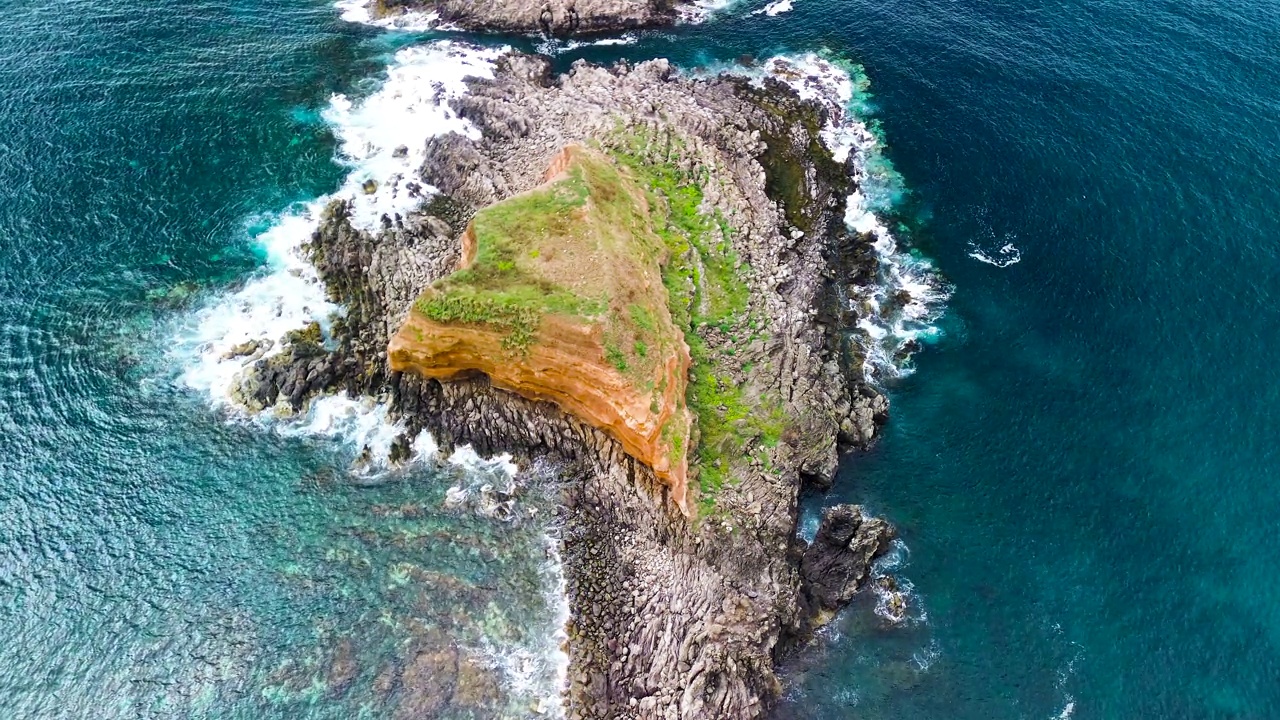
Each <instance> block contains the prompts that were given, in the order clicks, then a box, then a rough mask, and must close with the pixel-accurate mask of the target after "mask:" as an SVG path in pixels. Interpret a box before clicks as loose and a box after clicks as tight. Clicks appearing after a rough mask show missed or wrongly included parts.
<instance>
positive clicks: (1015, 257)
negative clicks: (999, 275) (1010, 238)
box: [969, 242, 1022, 268]
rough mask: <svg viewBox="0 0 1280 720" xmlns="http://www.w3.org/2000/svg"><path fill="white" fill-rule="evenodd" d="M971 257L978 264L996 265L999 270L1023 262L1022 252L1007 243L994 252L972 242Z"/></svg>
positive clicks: (970, 247)
mask: <svg viewBox="0 0 1280 720" xmlns="http://www.w3.org/2000/svg"><path fill="white" fill-rule="evenodd" d="M969 257H971V258H973V259H974V260H977V261H978V262H984V263H986V264H988V265H995V266H996V267H998V268H1006V267H1009V266H1010V265H1015V264H1017V263H1019V262H1022V251H1021V250H1019V249H1018V248H1017V246H1015V245H1014V244H1013V243H1011V242H1007V243H1005V244H1003V245H1001V246H1000V247H998V248H996V249H994V250H987V249H983V248H982V247H980V246H979V245H978V244H977V243H975V242H970V243H969Z"/></svg>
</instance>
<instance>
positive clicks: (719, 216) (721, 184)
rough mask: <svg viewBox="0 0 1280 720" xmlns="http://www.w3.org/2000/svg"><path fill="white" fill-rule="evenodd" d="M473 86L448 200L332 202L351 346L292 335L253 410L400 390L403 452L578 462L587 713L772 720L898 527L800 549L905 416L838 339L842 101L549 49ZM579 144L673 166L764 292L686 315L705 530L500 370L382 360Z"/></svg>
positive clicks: (851, 263) (576, 518)
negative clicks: (470, 253)
mask: <svg viewBox="0 0 1280 720" xmlns="http://www.w3.org/2000/svg"><path fill="white" fill-rule="evenodd" d="M469 84H470V88H471V92H470V94H468V95H466V96H464V97H463V98H461V99H459V100H457V101H455V102H454V109H455V110H456V111H457V112H458V113H459V114H460V115H461V116H462V117H465V118H466V119H468V120H469V121H470V122H472V123H473V124H474V125H475V126H476V127H477V128H478V129H479V130H480V131H481V132H480V139H478V140H471V139H468V138H465V137H462V136H459V135H446V136H442V137H438V138H434V139H432V140H431V141H429V147H428V152H427V158H428V159H427V162H426V166H425V167H424V168H423V176H424V177H425V178H427V179H428V180H429V181H430V182H431V183H432V184H433V185H434V186H435V187H436V188H438V189H439V190H440V194H439V195H437V196H435V197H433V198H432V200H431V201H430V202H429V203H428V204H426V205H425V206H424V207H423V208H422V210H421V211H420V212H417V213H412V214H410V215H409V216H408V217H399V216H397V217H388V218H384V219H383V228H382V229H381V230H380V231H379V232H377V233H373V234H370V233H367V232H364V231H361V230H358V229H356V228H354V227H353V226H352V225H351V223H350V222H349V218H348V217H347V211H346V209H345V207H344V205H343V204H342V203H340V202H339V203H335V204H334V205H333V206H331V207H330V208H329V211H328V212H327V214H326V217H325V219H324V221H323V222H322V224H321V227H320V229H319V230H318V231H317V233H316V234H315V236H314V237H313V239H312V242H311V244H310V251H311V253H312V257H313V260H314V262H315V264H316V267H317V268H318V270H319V271H320V274H321V275H322V277H323V278H324V280H325V282H326V285H327V287H328V290H329V292H330V294H331V296H332V297H333V299H334V300H336V301H338V302H340V303H342V304H343V305H344V306H345V307H346V309H347V314H346V316H345V318H343V319H342V320H341V322H340V323H338V325H337V327H336V329H335V336H336V338H335V339H336V340H337V341H338V343H339V349H338V350H337V351H329V350H327V349H326V348H325V345H324V344H323V343H322V342H321V341H320V339H319V338H318V337H315V336H316V335H317V334H318V332H316V333H306V332H304V333H300V334H297V335H296V336H294V337H291V338H288V339H287V340H286V342H287V343H288V347H287V349H286V350H285V351H284V352H282V353H279V354H277V355H273V356H269V357H267V358H265V359H263V360H260V361H258V362H256V363H255V364H254V365H253V366H252V370H251V371H250V372H247V373H245V375H244V378H243V379H242V381H241V383H240V387H239V390H238V391H237V395H238V397H239V398H240V399H241V401H242V402H244V403H245V404H246V405H249V406H250V407H269V406H273V405H277V404H285V405H288V406H291V407H293V408H295V409H296V408H300V407H302V405H303V404H305V403H306V402H307V401H308V399H309V398H310V397H312V396H313V395H315V394H316V393H320V392H330V391H334V390H337V389H345V390H348V391H351V392H357V393H371V394H384V395H385V396H387V397H389V398H390V399H391V400H392V403H393V406H394V409H395V411H396V412H397V413H398V414H399V415H400V416H401V417H403V418H405V419H406V421H407V422H408V423H409V426H410V430H409V433H408V435H409V436H412V435H413V434H416V432H417V431H418V430H420V429H427V430H430V431H431V432H432V434H433V435H434V436H435V438H436V441H437V442H438V443H439V445H440V447H441V448H442V449H443V450H445V451H446V452H447V451H448V450H449V449H450V448H452V447H455V446H457V445H460V444H463V443H470V444H471V445H473V446H474V447H475V448H476V450H477V451H478V452H480V453H482V454H488V453H495V452H499V451H512V452H514V453H515V454H516V456H517V457H519V458H524V459H529V458H533V457H544V456H545V457H551V458H555V459H557V460H559V461H560V462H561V463H562V465H563V467H564V469H565V474H566V477H567V480H566V482H565V486H564V503H563V511H562V513H563V522H564V531H563V537H562V542H563V554H564V558H565V567H566V572H567V574H568V581H569V600H570V606H571V611H572V621H571V627H570V628H569V634H570V643H569V654H570V687H569V688H568V691H567V692H568V708H569V714H570V716H572V717H575V718H579V717H581V718H586V717H592V718H597V717H598V718H751V717H759V716H762V715H763V714H765V713H766V711H767V709H768V707H769V705H770V702H771V701H772V700H773V699H774V698H776V697H777V695H778V693H779V691H780V687H781V686H780V682H779V680H778V678H777V677H776V675H775V673H774V667H775V663H776V661H777V660H778V659H779V658H781V657H782V656H783V655H785V654H786V653H788V652H790V651H792V650H794V649H795V648H796V647H798V646H799V645H800V644H801V643H802V642H803V641H804V639H805V638H806V637H807V635H808V633H809V632H810V631H811V630H812V628H813V626H814V623H816V622H820V621H821V619H822V617H823V616H824V613H829V612H831V611H832V610H834V609H835V608H837V607H839V605H840V604H841V603H843V602H846V601H847V599H848V597H849V596H850V595H851V593H852V592H853V591H854V590H856V589H857V588H858V587H859V585H860V584H861V583H862V582H863V580H864V579H865V576H866V572H867V565H868V564H869V563H870V562H871V560H873V559H874V557H875V556H876V555H877V554H878V553H879V552H882V551H883V549H884V545H885V543H886V542H887V540H888V539H889V537H890V536H891V530H890V529H889V528H888V526H887V525H885V524H884V523H883V522H882V521H875V520H865V519H862V515H861V512H860V511H856V510H855V509H852V508H845V509H843V510H840V511H839V512H835V511H831V512H829V513H828V517H827V518H824V527H823V529H822V530H821V531H820V533H819V538H818V542H816V543H815V545H814V546H813V547H811V548H806V546H805V543H804V541H803V540H801V539H799V538H797V536H796V524H797V515H798V507H797V506H798V503H797V501H798V497H799V493H800V491H801V489H802V487H803V486H804V485H805V484H806V483H807V484H809V485H813V486H816V487H826V486H828V485H829V484H830V482H831V479H832V477H833V475H834V471H835V468H836V463H837V458H838V454H839V452H840V451H841V450H842V449H847V448H854V447H860V446H865V445H866V444H867V443H869V442H871V440H872V439H873V437H874V435H875V433H876V428H877V425H878V424H879V423H881V422H883V420H884V419H885V417H886V414H887V402H886V401H885V399H884V398H883V396H881V395H880V394H879V393H878V392H876V391H875V390H874V389H873V388H871V387H869V386H867V385H865V383H864V381H863V380H862V373H861V368H860V367H859V359H858V353H857V352H856V346H854V345H853V344H852V342H851V341H850V340H849V338H848V337H847V335H846V334H845V333H844V332H843V330H846V329H848V328H851V327H852V326H853V324H854V321H856V317H854V316H852V312H853V311H852V310H850V309H849V306H848V305H849V304H848V303H847V302H845V301H844V297H845V291H844V285H845V284H846V283H851V282H857V279H858V278H859V277H860V276H861V275H862V273H861V271H860V270H859V268H858V267H857V265H858V263H860V262H863V261H864V260H865V258H866V257H867V256H868V253H867V251H866V249H865V247H864V245H865V242H866V239H865V238H859V237H857V236H851V235H850V234H848V233H847V231H846V230H845V228H844V225H843V222H842V216H843V205H844V202H843V201H844V197H845V196H846V195H847V193H848V191H849V188H848V187H847V184H848V177H849V174H848V173H847V172H846V168H844V167H842V166H840V165H839V164H837V163H835V162H834V161H833V160H832V158H831V154H830V151H829V150H828V149H827V148H826V147H825V146H824V145H823V143H822V141H821V139H820V136H819V131H820V129H821V128H822V126H823V123H824V121H825V117H824V114H823V110H822V108H821V107H820V106H818V105H817V104H814V103H806V102H803V101H801V100H800V98H799V97H797V96H796V94H795V93H794V92H792V91H791V90H789V89H788V88H787V87H785V86H784V85H782V84H780V83H777V82H774V81H765V82H764V83H763V84H757V85H753V84H751V83H748V82H747V81H745V80H743V79H741V78H729V77H719V78H711V79H692V78H688V77H683V76H680V75H678V74H677V73H675V72H674V70H673V68H672V67H671V66H670V65H669V64H668V63H667V62H665V61H662V60H656V61H650V62H645V63H641V64H639V65H634V66H630V65H625V64H623V65H618V66H615V67H611V68H603V67H597V66H592V65H589V64H586V63H582V62H580V63H577V64H575V65H574V66H573V68H572V69H571V71H570V72H569V73H567V74H565V75H562V76H555V75H553V74H552V73H551V71H550V64H549V62H548V61H547V60H546V59H544V58H539V57H535V56H526V55H519V54H509V55H507V56H504V57H503V58H502V59H501V60H500V61H499V64H498V68H497V72H496V73H495V78H494V79H493V80H474V81H470V83H469ZM572 143H581V144H585V145H589V146H593V147H597V148H599V149H600V150H601V151H602V152H605V153H609V154H611V155H612V156H613V157H615V158H617V159H618V161H619V162H620V163H631V164H632V166H633V167H636V168H640V169H644V168H650V169H652V168H661V169H664V171H663V172H664V173H665V174H662V173H658V174H656V175H654V176H652V177H654V178H658V179H663V178H665V179H667V180H670V179H671V178H673V177H674V178H676V181H677V183H676V184H675V185H672V186H671V187H666V188H665V196H667V197H668V198H670V197H671V196H675V195H678V194H679V193H680V192H682V188H683V189H689V188H696V190H697V194H698V197H699V198H700V202H699V203H698V205H697V210H698V214H699V215H700V216H702V217H705V218H715V219H716V220H717V222H718V223H720V226H721V227H722V228H723V229H724V232H723V235H722V236H721V237H722V238H723V242H724V243H726V244H727V245H729V246H731V250H732V258H733V263H732V268H733V272H734V274H735V275H734V277H735V279H736V281H737V282H739V283H740V284H741V285H742V286H743V287H745V288H746V289H747V293H746V298H745V300H744V301H743V302H744V303H745V304H744V306H743V307H742V308H741V312H739V313H734V314H732V315H731V316H728V317H719V318H712V320H714V322H712V321H707V319H706V316H704V315H703V311H704V308H702V307H701V305H699V304H698V302H694V303H691V304H690V306H689V308H686V309H687V310H689V318H688V328H689V330H688V331H687V333H686V335H687V337H688V339H689V341H690V344H691V345H694V346H697V347H698V348H701V350H700V351H699V352H698V353H696V355H697V357H696V358H695V367H694V368H693V375H692V380H691V387H693V388H694V390H693V391H692V392H693V393H695V394H696V393H698V392H702V391H706V392H708V393H710V394H709V395H708V396H707V397H708V398H710V400H711V401H712V402H714V403H716V404H715V405H714V406H712V407H710V408H707V409H706V412H705V413H704V414H703V415H702V416H701V419H700V422H699V432H700V434H701V437H700V438H699V441H700V447H701V448H702V449H703V452H702V453H701V454H700V456H699V462H698V468H697V470H696V472H697V475H698V477H697V482H698V486H699V493H700V498H701V499H702V502H701V503H700V505H699V511H698V513H697V517H696V518H694V519H690V518H688V517H686V516H685V515H684V514H683V513H681V512H680V508H679V507H678V505H677V503H676V502H675V501H674V499H673V498H672V496H671V493H670V490H669V488H668V487H667V486H666V485H665V484H664V483H662V482H660V481H659V480H658V478H657V477H656V476H655V475H654V473H653V471H652V469H651V468H649V467H648V466H646V465H645V464H643V463H641V462H639V461H637V460H635V459H634V458H633V457H632V456H630V455H628V454H627V453H626V452H625V450H624V448H623V447H622V446H621V445H620V444H619V443H618V442H617V441H616V440H615V439H614V438H613V437H611V436H610V435H609V434H608V433H606V432H604V431H602V430H600V429H598V428H596V427H594V426H592V425H591V424H589V423H587V422H584V421H583V420H581V419H579V418H577V417H574V416H572V415H570V414H568V413H566V412H564V411H563V410H562V409H561V408H559V407H558V406H556V405H554V404H552V403H548V402H537V401H532V400H529V399H526V398H524V397H521V396H519V395H516V394H512V393H509V392H506V391H503V390H501V389H498V388H495V387H493V386H492V384H491V383H490V382H489V380H488V378H487V377H485V376H483V375H480V376H468V377H464V378H460V379H457V380H455V381H450V382H440V381H439V380H437V379H430V378H424V377H422V376H419V375H416V374H414V373H406V372H393V371H392V369H391V368H390V367H389V365H388V362H387V354H386V349H387V345H388V342H389V340H390V338H391V337H392V335H393V334H394V333H395V332H396V331H397V330H398V329H399V328H400V327H401V325H402V324H403V323H404V320H405V317H406V314H407V313H408V310H409V307H410V305H411V304H412V302H413V301H414V299H415V298H416V297H417V296H418V295H419V294H421V293H422V292H423V290H425V289H426V288H427V287H428V286H429V285H430V283H431V282H433V281H435V280H436V279H438V278H440V277H443V276H444V275H446V274H447V273H449V272H450V271H452V270H453V268H454V267H455V266H456V265H457V263H458V259H459V255H460V252H461V243H460V236H461V234H462V233H463V231H464V229H465V227H466V224H467V221H468V220H469V218H470V217H471V216H472V215H474V213H475V212H477V211H478V210H480V209H481V208H484V207H487V206H489V205H492V204H493V203H495V202H498V201H501V200H503V199H505V198H508V197H511V196H513V195H515V194H517V193H520V192H522V191H525V190H528V189H529V188H532V187H534V186H536V185H537V184H539V183H540V182H541V179H542V175H543V172H544V170H545V168H546V166H547V163H548V161H549V159H550V158H551V157H552V156H553V155H554V154H555V153H556V152H557V151H559V149H560V148H563V147H565V146H566V145H569V144H572ZM655 187H657V185H655ZM659 190H663V188H659ZM658 194H659V195H663V194H664V192H659V193H658ZM704 250H705V248H702V247H700V246H698V245H697V244H696V243H691V245H690V249H689V250H688V252H687V256H688V258H689V259H691V260H692V261H693V262H700V261H701V260H703V259H705V258H704V256H705V257H711V256H710V255H706V253H705V252H704ZM695 296H696V293H695ZM704 304H705V303H704ZM699 388H701V390H700V389H699ZM691 397H693V396H691ZM735 403H736V404H742V405H743V407H747V408H748V409H751V410H758V409H760V408H766V407H767V408H769V409H770V411H771V412H776V417H777V418H778V419H779V420H778V422H777V427H776V429H775V428H773V427H772V426H770V427H764V426H762V425H760V424H759V423H758V422H756V421H753V420H751V419H750V417H743V416H740V415H737V414H735V407H734V405H735ZM756 414H757V413H754V412H752V413H749V415H750V416H751V417H754V416H755V415H756ZM713 481H714V482H713ZM855 520H856V521H855Z"/></svg>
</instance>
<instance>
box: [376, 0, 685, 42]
mask: <svg viewBox="0 0 1280 720" xmlns="http://www.w3.org/2000/svg"><path fill="white" fill-rule="evenodd" d="M676 5H677V3H676V2H674V1H673V0H487V1H486V2H475V0H369V2H368V3H367V5H366V8H367V11H368V12H369V14H370V15H371V16H372V17H375V18H380V19H395V18H396V17H399V16H403V15H406V14H413V13H416V14H420V15H421V14H429V15H434V16H435V17H436V19H437V21H438V22H440V23H442V24H445V25H447V26H448V27H452V28H457V29H459V30H465V31H468V32H488V33H544V34H547V35H556V36H570V35H593V34H601V33H611V32H625V31H628V30H636V29H640V28H647V27H661V26H665V25H671V24H673V23H675V21H676V18H677V7H676Z"/></svg>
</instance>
